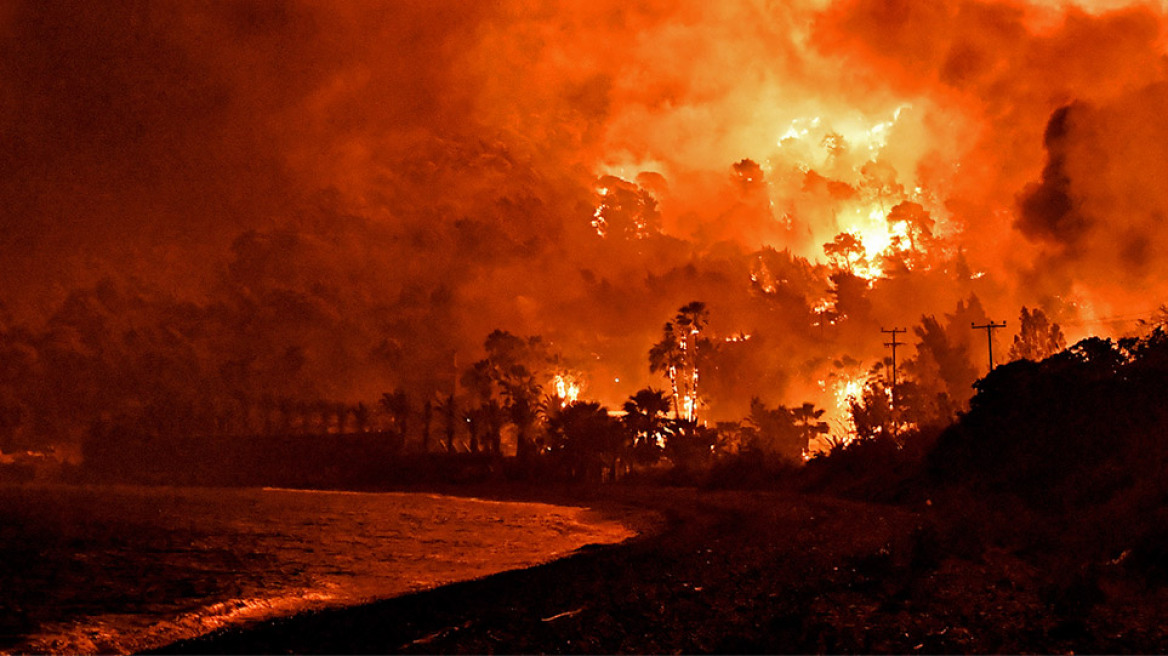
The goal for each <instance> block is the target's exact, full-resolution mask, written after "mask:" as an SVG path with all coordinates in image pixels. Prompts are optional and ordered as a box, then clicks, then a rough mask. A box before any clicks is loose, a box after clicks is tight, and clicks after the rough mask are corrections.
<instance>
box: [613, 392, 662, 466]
mask: <svg viewBox="0 0 1168 656" xmlns="http://www.w3.org/2000/svg"><path fill="white" fill-rule="evenodd" d="M670 406H671V399H670V398H669V397H668V396H666V394H665V392H664V391H663V390H655V389H653V388H652V387H646V388H644V389H642V390H638V391H637V392H636V393H635V394H633V395H632V396H630V397H629V399H628V400H627V401H625V402H624V405H623V406H622V409H623V410H624V411H625V418H624V423H625V426H627V427H628V429H629V432H630V433H631V434H632V436H633V445H632V446H633V450H634V453H637V454H638V455H639V456H640V459H643V460H647V461H653V460H656V459H657V456H659V455H660V452H661V446H662V445H661V442H662V438H664V435H665V430H664V426H663V421H662V420H663V419H664V418H665V416H666V415H667V414H668V413H669V408H670Z"/></svg>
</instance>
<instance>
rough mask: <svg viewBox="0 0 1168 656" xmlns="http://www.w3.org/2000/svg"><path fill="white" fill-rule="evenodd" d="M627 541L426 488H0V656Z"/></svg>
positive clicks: (163, 638) (558, 518) (589, 526)
mask: <svg viewBox="0 0 1168 656" xmlns="http://www.w3.org/2000/svg"><path fill="white" fill-rule="evenodd" d="M632 535H633V532H632V531H631V530H630V529H629V528H627V527H625V526H623V525H621V524H619V523H617V522H614V521H604V520H601V519H599V518H597V517H595V516H594V515H592V514H589V513H588V511H586V510H585V509H582V508H570V507H562V506H553V505H547V504H539V503H517V502H496V501H482V500H476V499H465V498H456V497H446V496H439V495H432V494H406V493H353V492H322V491H301V490H282V489H198V488H165V487H131V486H77V487H74V486H38V487H32V486H0V653H24V652H37V653H130V652H134V651H138V650H143V649H149V648H152V647H157V646H161V645H163V644H167V643H170V642H173V641H175V640H179V639H182V638H188V637H193V636H197V635H201V634H203V633H207V632H209V631H212V630H214V629H216V628H219V627H222V626H226V625H229V624H239V623H246V622H249V621H254V620H260V619H266V618H270V617H274V616H280V615H291V614H294V613H296V612H299V611H303V610H307V609H312V608H322V607H328V606H343V605H351V604H358V603H361V602H365V601H371V600H374V599H379V598H386V597H392V596H396V595H401V594H405V593H408V592H412V591H416V590H421V589H425V588H430V587H435V586H438V585H442V584H445V583H451V582H454V581H460V580H466V579H472V578H477V577H480V576H485V575H487V574H491V573H494V572H500V571H504V570H508V569H516V568H521V567H528V566H531V565H535V564H538V563H540V562H545V561H548V560H551V559H554V558H556V557H559V556H562V555H564V554H567V553H569V552H571V551H573V550H575V549H577V548H579V547H580V546H582V545H585V544H589V543H612V542H619V541H621V540H624V539H627V538H629V537H631V536H632Z"/></svg>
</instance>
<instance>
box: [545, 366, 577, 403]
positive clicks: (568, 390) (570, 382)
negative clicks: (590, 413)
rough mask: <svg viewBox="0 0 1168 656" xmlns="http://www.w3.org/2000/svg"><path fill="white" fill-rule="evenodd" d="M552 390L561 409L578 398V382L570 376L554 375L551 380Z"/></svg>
mask: <svg viewBox="0 0 1168 656" xmlns="http://www.w3.org/2000/svg"><path fill="white" fill-rule="evenodd" d="M552 388H553V389H555V391H556V397H557V398H559V399H560V406H561V407H564V406H567V405H568V404H571V403H575V402H576V401H577V400H578V399H579V398H580V391H581V385H580V381H579V379H577V378H576V376H573V375H572V374H566V373H564V374H556V375H555V376H554V377H553V378H552Z"/></svg>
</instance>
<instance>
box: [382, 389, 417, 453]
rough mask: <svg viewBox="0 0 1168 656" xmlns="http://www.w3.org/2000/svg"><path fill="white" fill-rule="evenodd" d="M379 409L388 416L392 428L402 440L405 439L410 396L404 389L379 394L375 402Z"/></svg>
mask: <svg viewBox="0 0 1168 656" xmlns="http://www.w3.org/2000/svg"><path fill="white" fill-rule="evenodd" d="M377 405H378V406H379V407H380V408H381V411H382V412H384V413H385V414H386V415H388V416H389V419H390V422H392V425H393V429H394V430H395V431H397V433H398V435H400V436H401V438H402V440H403V441H404V440H405V439H406V429H407V427H408V426H407V424H408V423H409V419H410V397H409V395H408V394H406V393H405V391H404V390H401V389H398V390H394V391H393V392H390V393H385V394H382V395H381V399H380V400H379V401H378V402H377Z"/></svg>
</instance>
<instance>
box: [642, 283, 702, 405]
mask: <svg viewBox="0 0 1168 656" xmlns="http://www.w3.org/2000/svg"><path fill="white" fill-rule="evenodd" d="M708 322H709V311H708V310H706V304H705V303H702V302H701V301H693V302H691V303H688V304H686V305H684V306H682V307H681V308H680V309H679V310H678V311H677V315H676V316H675V317H674V318H673V321H669V322H666V324H665V327H664V330H663V333H664V334H663V335H662V338H661V341H660V342H657V343H656V344H654V345H653V347H652V348H651V349H649V371H650V372H652V373H663V374H664V375H665V376H666V377H667V378H669V385H670V388H671V390H672V392H673V397H672V398H673V415H674V418H676V419H679V420H681V419H683V420H685V421H690V422H693V421H697V409H698V404H699V402H700V397H699V396H698V364H699V362H700V358H701V357H702V355H703V354H704V353H705V351H706V350H707V349H708V348H709V347H710V341H709V340H708V339H703V338H702V337H701V334H702V331H703V330H704V329H705V327H706V324H707V323H708Z"/></svg>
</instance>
